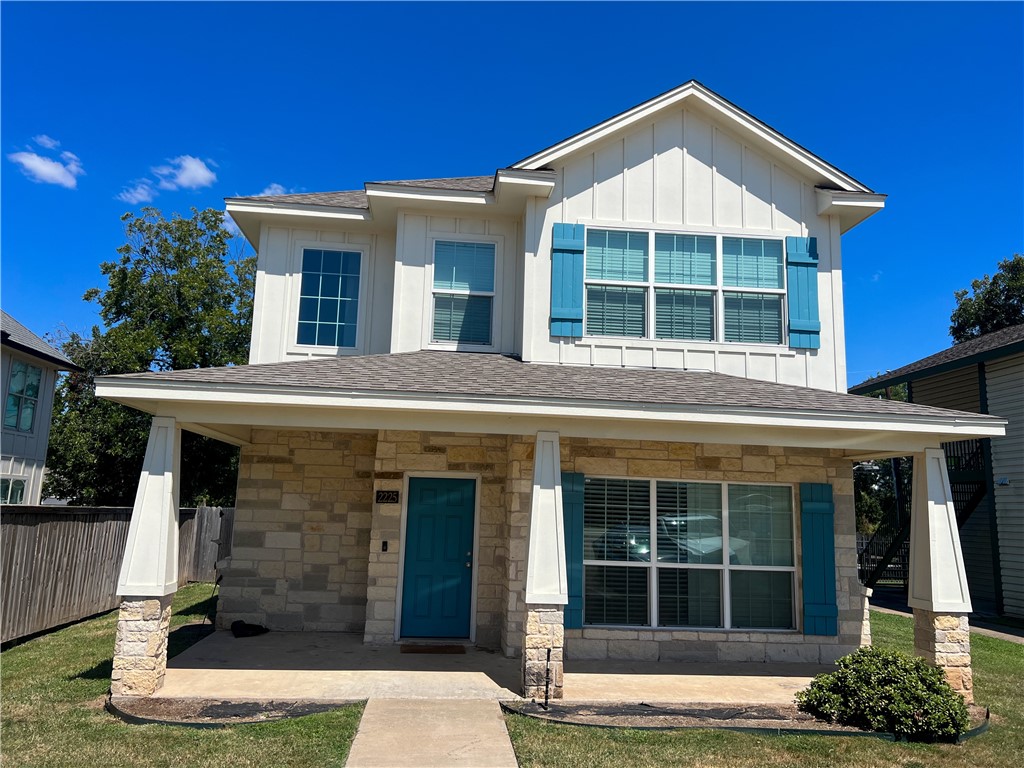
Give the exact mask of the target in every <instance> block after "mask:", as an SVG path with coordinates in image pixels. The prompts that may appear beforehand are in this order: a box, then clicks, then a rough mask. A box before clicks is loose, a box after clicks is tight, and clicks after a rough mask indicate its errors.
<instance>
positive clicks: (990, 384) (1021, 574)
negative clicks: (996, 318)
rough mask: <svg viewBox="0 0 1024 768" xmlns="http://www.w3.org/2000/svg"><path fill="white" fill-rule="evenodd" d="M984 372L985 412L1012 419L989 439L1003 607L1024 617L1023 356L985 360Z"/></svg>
mask: <svg viewBox="0 0 1024 768" xmlns="http://www.w3.org/2000/svg"><path fill="white" fill-rule="evenodd" d="M985 374H986V383H987V390H988V412H989V413H990V414H992V415H993V416H1000V417H1002V418H1004V419H1007V420H1009V422H1010V423H1009V425H1008V426H1007V427H1006V436H1005V437H998V438H993V440H992V471H993V474H994V475H995V478H996V494H995V495H996V518H997V520H998V525H999V559H1000V568H1001V571H1002V580H1003V607H1004V610H1005V611H1006V613H1007V614H1008V615H1011V616H1021V617H1024V355H1016V356H1014V357H1009V358H1004V359H1002V360H997V361H995V362H991V363H986V364H985ZM1001 478H1005V479H1006V480H1007V481H1008V484H1006V485H1000V484H999V482H1000V479H1001Z"/></svg>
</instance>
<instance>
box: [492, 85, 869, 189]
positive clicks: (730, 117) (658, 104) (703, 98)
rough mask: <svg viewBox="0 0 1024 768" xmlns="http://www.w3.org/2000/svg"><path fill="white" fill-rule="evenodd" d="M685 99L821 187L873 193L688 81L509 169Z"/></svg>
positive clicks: (531, 166) (543, 160) (566, 150)
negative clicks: (784, 158)
mask: <svg viewBox="0 0 1024 768" xmlns="http://www.w3.org/2000/svg"><path fill="white" fill-rule="evenodd" d="M687 100H692V101H696V102H699V103H700V104H701V105H702V106H703V107H704V108H705V109H708V110H710V111H712V112H714V113H715V115H716V116H717V117H720V118H722V119H723V120H725V121H727V122H728V123H729V124H730V125H731V126H732V127H733V128H734V129H736V130H737V131H738V132H739V133H741V134H743V135H746V136H749V137H751V138H753V139H755V140H756V141H758V142H759V143H762V144H767V145H770V146H772V147H773V148H774V149H775V150H776V151H778V152H781V153H783V154H785V155H787V156H788V157H789V158H790V159H791V160H792V161H794V162H795V163H796V164H797V165H799V166H801V167H803V168H804V169H805V170H806V171H808V172H810V173H811V174H812V175H814V176H820V177H823V179H824V180H826V181H827V183H826V184H825V185H824V186H825V187H829V188H836V189H840V190H844V191H848V192H863V193H869V194H873V190H872V189H871V188H870V187H868V186H867V185H865V184H863V183H861V182H859V181H857V180H856V179H855V178H853V177H852V176H850V175H849V174H848V173H846V172H844V171H841V170H840V169H839V168H837V167H836V166H834V165H832V164H831V163H829V162H826V161H825V160H823V159H822V158H820V157H818V156H817V155H815V154H814V153H813V152H811V151H810V150H808V149H806V148H805V147H803V146H801V145H800V144H797V143H796V142H795V141H793V140H792V139H790V138H789V137H787V136H785V135H783V134H782V133H780V132H779V131H777V130H775V129H774V128H772V127H771V126H770V125H768V124H767V123H764V122H762V121H761V120H759V119H757V118H756V117H754V116H753V115H751V114H750V113H749V112H747V111H746V110H744V109H741V108H740V107H738V106H736V105H735V104H733V103H732V102H731V101H729V100H728V99H725V98H724V97H722V96H720V95H719V94H717V93H715V92H714V91H712V90H711V89H710V88H708V87H707V86H706V85H704V84H703V83H700V82H698V81H696V80H689V81H687V82H685V83H683V84H682V85H680V86H677V87H675V88H673V89H671V90H669V91H666V92H665V93H662V94H660V95H659V96H655V97H654V98H653V99H648V100H647V101H645V102H643V103H641V104H637V105H636V106H635V107H632V108H630V109H627V110H626V111H624V112H620V113H619V114H617V115H615V116H613V117H610V118H608V119H607V120H604V121H602V122H600V123H598V124H597V125H594V126H591V127H590V128H587V129H586V130H583V131H580V132H579V133H576V134H574V135H572V136H570V137H569V138H567V139H563V140H562V141H560V142H558V143H556V144H553V145H551V146H550V147H547V148H546V149H542V150H541V151H540V152H536V153H534V154H532V155H530V156H529V157H526V158H523V159H522V160H520V161H519V162H517V163H514V164H513V165H511V166H509V167H510V168H515V169H522V170H535V169H538V168H543V167H547V166H549V165H550V164H551V163H553V162H556V161H558V160H561V159H562V158H564V157H565V156H567V155H569V154H571V153H573V152H578V151H579V150H580V149H582V148H584V147H586V146H589V145H591V144H594V143H596V142H598V141H601V140H603V139H604V138H606V137H607V136H608V135H609V134H611V133H613V132H615V131H620V130H622V129H624V128H628V127H629V126H631V125H633V124H635V123H637V122H639V121H641V120H645V119H647V118H649V117H651V116H652V115H653V114H655V113H657V112H660V111H662V110H665V109H668V108H670V107H674V106H676V105H678V104H681V103H684V102H686V101H687Z"/></svg>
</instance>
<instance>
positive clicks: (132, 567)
mask: <svg viewBox="0 0 1024 768" xmlns="http://www.w3.org/2000/svg"><path fill="white" fill-rule="evenodd" d="M180 466H181V430H180V429H179V428H178V425H177V424H176V423H175V420H174V419H172V418H167V417H162V416H155V417H153V424H152V426H151V427H150V431H149V442H148V443H147V444H146V458H145V459H144V461H143V464H142V473H141V475H140V477H139V489H138V491H137V493H136V495H135V506H134V508H133V509H132V519H131V524H130V525H129V527H128V543H127V545H126V546H125V553H124V561H123V562H122V563H121V574H120V577H119V578H118V583H117V593H118V594H119V595H121V596H122V598H123V599H122V601H121V609H120V612H119V614H118V620H117V639H116V641H115V645H114V671H113V673H112V675H111V693H112V694H113V695H115V696H148V695H150V694H152V693H154V692H155V691H156V690H157V689H159V688H160V686H161V685H163V679H164V672H165V671H166V669H167V631H168V627H169V625H170V619H171V598H172V597H173V595H174V593H175V591H176V590H177V589H178V483H179V468H180Z"/></svg>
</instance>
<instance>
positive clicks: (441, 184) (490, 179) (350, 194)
mask: <svg viewBox="0 0 1024 768" xmlns="http://www.w3.org/2000/svg"><path fill="white" fill-rule="evenodd" d="M370 183H371V184H389V185H391V186H394V187H413V188H417V189H443V190H449V191H454V192H490V191H491V190H493V189H494V176H452V177H449V178H443V179H400V180H396V181H373V182H370ZM227 199H228V200H247V201H249V202H266V203H292V204H296V205H321V206H326V207H328V208H369V207H370V204H369V201H368V200H367V197H366V192H365V191H364V190H362V189H353V190H347V191H341V192H309V193H305V192H301V193H295V194H288V195H257V196H255V197H229V198H227Z"/></svg>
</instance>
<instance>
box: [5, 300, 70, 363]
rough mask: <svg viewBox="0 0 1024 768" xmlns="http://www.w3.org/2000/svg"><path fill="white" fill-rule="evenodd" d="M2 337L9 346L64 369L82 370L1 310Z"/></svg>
mask: <svg viewBox="0 0 1024 768" xmlns="http://www.w3.org/2000/svg"><path fill="white" fill-rule="evenodd" d="M0 339H2V341H3V344H4V346H9V347H12V348H14V349H18V350H20V351H22V352H26V353H28V354H30V355H34V356H36V357H38V358H41V359H43V360H46V361H47V362H49V363H52V364H53V365H56V366H57V367H58V368H59V369H60V370H62V371H77V370H80V369H79V367H78V366H77V365H75V364H74V363H73V362H71V361H70V360H69V359H68V358H67V357H65V356H64V355H63V354H62V353H61V352H58V351H57V350H56V349H54V348H53V347H51V346H50V345H49V344H47V343H46V342H45V341H43V340H42V339H41V338H39V337H38V336H36V335H35V334H34V333H32V331H30V330H29V329H28V328H26V327H25V326H24V325H22V324H21V323H19V322H18V321H17V320H15V319H14V318H13V317H11V316H10V315H9V314H7V313H6V312H4V311H3V310H0Z"/></svg>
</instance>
